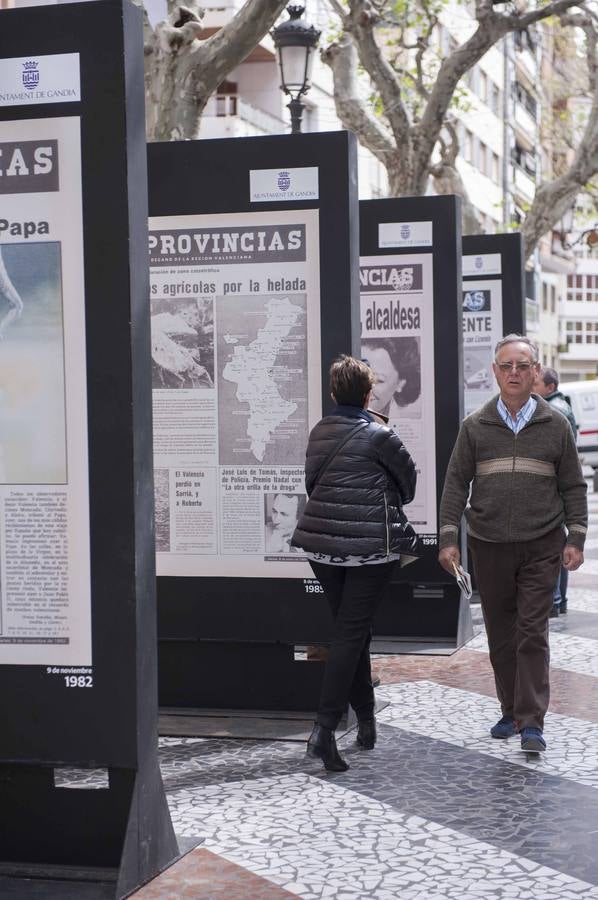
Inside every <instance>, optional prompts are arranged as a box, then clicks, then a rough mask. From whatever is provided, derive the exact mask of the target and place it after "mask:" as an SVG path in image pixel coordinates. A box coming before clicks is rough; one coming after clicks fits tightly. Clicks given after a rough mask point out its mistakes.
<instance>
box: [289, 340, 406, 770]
mask: <svg viewBox="0 0 598 900" xmlns="http://www.w3.org/2000/svg"><path fill="white" fill-rule="evenodd" d="M374 383H375V375H374V373H373V372H372V370H371V369H370V368H369V366H367V365H366V364H365V363H363V362H360V361H359V360H357V359H353V357H350V356H341V357H340V358H339V359H338V360H336V361H335V362H334V363H333V364H332V367H331V369H330V391H331V394H332V399H333V400H334V401H335V403H336V404H337V407H336V409H335V410H334V412H333V413H332V415H330V416H325V418H323V419H322V420H321V421H320V422H318V424H317V425H316V426H315V427H314V428H313V429H312V432H311V434H310V436H309V443H308V446H307V455H306V463H305V486H306V490H307V493H308V495H309V500H308V502H307V506H306V507H305V511H304V513H303V515H302V516H301V518H300V520H299V522H298V524H297V528H296V530H295V533H294V535H293V539H292V542H291V543H292V544H293V546H295V547H300V548H301V549H302V550H303V551H304V552H305V554H306V556H307V557H308V559H309V561H310V565H311V567H312V569H313V571H314V574H315V576H316V578H317V579H318V581H319V582H320V584H321V585H322V588H323V589H324V593H325V594H326V598H327V600H328V603H329V605H330V608H331V611H332V615H333V618H334V632H333V637H332V643H331V646H330V651H329V654H328V660H327V663H326V669H325V672H324V681H323V684H322V693H321V697H320V705H319V708H318V716H317V721H316V724H315V727H314V730H313V732H312V735H311V737H310V739H309V741H308V745H307V752H308V754H309V755H310V756H316V757H318V758H320V759H322V760H323V762H324V765H325V767H326V768H327V769H329V770H331V771H336V772H342V771H345V770H346V769H348V765H347V763H346V762H345V761H344V760H343V759H342V757H341V756H340V755H339V753H338V750H337V747H336V741H335V737H334V731H335V729H336V727H337V725H338V723H339V720H340V718H341V716H342V714H343V711H344V709H345V707H346V705H347V703H350V704H351V706H352V707H353V709H354V710H355V713H356V715H357V719H358V732H357V743H358V744H359V745H360V746H362V747H364V748H365V749H371V748H372V747H373V746H374V744H375V741H376V726H375V720H374V691H373V688H372V676H371V668H370V653H369V646H370V637H371V627H372V620H373V618H374V614H375V612H376V609H377V607H378V604H379V602H380V599H381V597H382V594H383V592H384V589H385V588H386V586H387V585H388V583H389V581H390V579H391V577H392V572H393V569H394V566H395V564H396V562H397V561H398V560H399V559H401V560H402V562H403V563H404V562H405V561H406V558H405V554H406V553H407V554H408V555H412V551H413V549H414V547H415V545H416V543H417V537H416V535H415V532H414V531H413V529H412V528H411V526H410V525H409V523H408V522H407V519H406V517H405V514H404V513H403V506H404V505H405V504H406V503H410V502H411V501H412V500H413V497H414V494H415V483H416V472H415V465H414V463H413V460H412V459H411V457H410V456H409V453H408V452H407V450H406V449H405V447H404V446H403V444H402V442H401V440H400V438H399V436H398V435H397V434H396V432H395V431H393V430H392V429H391V428H387V427H386V426H385V425H383V424H382V420H381V419H380V417H379V416H377V415H376V414H375V413H372V412H371V411H369V410H368V405H369V401H370V395H371V391H372V387H373V385H374Z"/></svg>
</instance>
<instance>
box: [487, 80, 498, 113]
mask: <svg viewBox="0 0 598 900" xmlns="http://www.w3.org/2000/svg"><path fill="white" fill-rule="evenodd" d="M488 103H489V105H490V109H491V110H492V112H493V113H495V115H497V116H499V115H500V88H499V86H498V85H497V84H494V82H492V84H491V86H490V98H489V100H488Z"/></svg>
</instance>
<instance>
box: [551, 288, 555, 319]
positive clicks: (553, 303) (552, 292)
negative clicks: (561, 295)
mask: <svg viewBox="0 0 598 900" xmlns="http://www.w3.org/2000/svg"><path fill="white" fill-rule="evenodd" d="M550 312H551V313H554V312H556V287H555V286H554V284H551V285H550Z"/></svg>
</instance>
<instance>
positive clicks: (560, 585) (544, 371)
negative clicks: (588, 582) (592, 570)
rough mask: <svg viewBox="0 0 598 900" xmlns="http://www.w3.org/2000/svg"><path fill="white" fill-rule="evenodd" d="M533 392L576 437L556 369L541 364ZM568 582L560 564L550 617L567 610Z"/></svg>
mask: <svg viewBox="0 0 598 900" xmlns="http://www.w3.org/2000/svg"><path fill="white" fill-rule="evenodd" d="M534 393H535V394H539V395H540V397H544V399H545V400H546V402H547V403H550V405H551V406H552V408H553V409H558V411H559V412H560V413H561V414H562V415H563V416H565V418H566V419H567V421H568V422H569V425H570V426H571V430H572V431H573V437H574V438H577V422H576V421H575V416H574V415H573V410H572V409H571V404H570V402H569V399H568V398H567V397H565V395H564V394H563V393H562V392H561V391H559V376H558V372H557V371H556V369H551V368H549V367H548V366H543V367H542V368H541V369H540V371H539V372H538V374H537V376H536V380H535V381H534ZM568 584H569V573H568V571H567V569H566V568H565V567H564V566H561V571H560V572H559V575H558V576H557V580H556V587H555V589H554V597H553V603H552V612H551V613H550V616H551V618H556V617H557V616H559V615H563V614H564V613H566V612H567V586H568Z"/></svg>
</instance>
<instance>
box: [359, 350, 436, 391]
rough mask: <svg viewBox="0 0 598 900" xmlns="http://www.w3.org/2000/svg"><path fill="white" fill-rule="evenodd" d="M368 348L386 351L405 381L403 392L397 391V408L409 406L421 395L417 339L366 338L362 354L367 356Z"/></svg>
mask: <svg viewBox="0 0 598 900" xmlns="http://www.w3.org/2000/svg"><path fill="white" fill-rule="evenodd" d="M366 347H371V348H372V350H386V352H387V353H388V355H389V356H390V361H391V363H392V364H393V366H394V367H395V369H396V370H397V372H398V373H399V377H400V378H401V379H403V380H404V381H405V384H404V385H403V389H402V390H401V391H395V395H394V400H395V403H396V404H397V406H409V404H410V403H414V402H415V401H416V400H417V398H418V397H419V395H420V394H421V388H422V376H421V361H420V354H419V341H418V339H417V338H416V337H397V338H365V339H364V341H363V343H362V345H361V352H362V353H363V354H364V356H367V352H366V350H365V348H366Z"/></svg>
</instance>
